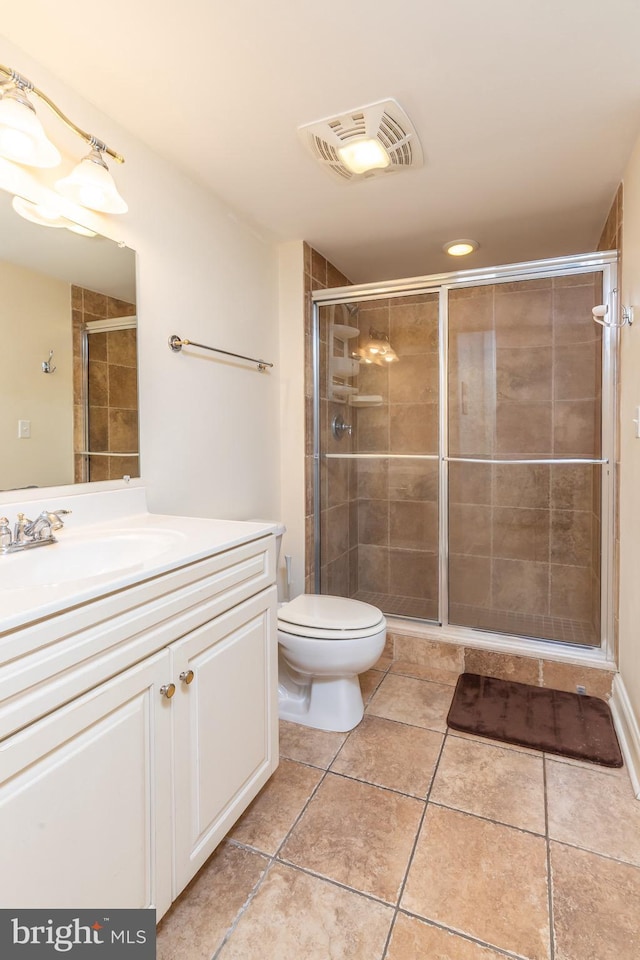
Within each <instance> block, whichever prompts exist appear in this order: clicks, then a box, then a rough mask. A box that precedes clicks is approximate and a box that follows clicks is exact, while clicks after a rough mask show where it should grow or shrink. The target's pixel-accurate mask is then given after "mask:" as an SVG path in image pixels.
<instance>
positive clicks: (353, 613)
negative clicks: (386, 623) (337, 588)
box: [278, 593, 383, 630]
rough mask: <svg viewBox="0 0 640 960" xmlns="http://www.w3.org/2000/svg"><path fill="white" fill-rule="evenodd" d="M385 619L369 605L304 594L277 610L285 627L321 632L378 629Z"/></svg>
mask: <svg viewBox="0 0 640 960" xmlns="http://www.w3.org/2000/svg"><path fill="white" fill-rule="evenodd" d="M382 619H383V617H382V613H381V612H380V610H378V608H377V607H374V606H372V605H371V604H370V603H362V602H361V601H360V600H348V599H347V598H346V597H327V596H322V595H319V594H312V593H305V594H301V596H299V597H296V598H295V600H291V601H290V602H289V603H284V604H283V605H282V606H281V607H280V608H279V610H278V620H280V621H282V622H283V623H291V624H295V625H296V626H299V627H315V628H318V629H321V630H363V629H368V628H369V627H376V626H377V625H378V624H379V623H380V621H381V620H382Z"/></svg>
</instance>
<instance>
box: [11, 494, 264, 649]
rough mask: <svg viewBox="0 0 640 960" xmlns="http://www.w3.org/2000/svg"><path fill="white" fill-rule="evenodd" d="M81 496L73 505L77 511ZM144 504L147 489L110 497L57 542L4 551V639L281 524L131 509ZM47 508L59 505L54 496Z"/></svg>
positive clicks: (70, 501)
mask: <svg viewBox="0 0 640 960" xmlns="http://www.w3.org/2000/svg"><path fill="white" fill-rule="evenodd" d="M130 492H131V493H132V494H133V493H134V491H130ZM127 493H129V491H127ZM93 496H95V495H93ZM73 501H75V498H68V500H67V501H66V503H65V506H67V505H68V506H70V507H71V509H72V510H74V511H75V508H76V506H78V505H79V504H78V503H77V502H73ZM141 504H142V505H143V506H145V505H146V504H145V503H144V500H142V501H141V499H140V496H139V495H138V496H137V497H129V498H126V497H120V502H119V503H118V505H117V507H116V508H115V509H114V508H113V505H112V503H111V502H110V503H107V508H106V509H104V510H102V511H100V512H101V513H102V517H101V519H100V521H99V522H96V523H87V522H86V520H87V518H88V515H87V514H86V513H84V514H83V511H82V509H80V510H79V511H77V520H78V522H77V525H74V519H75V517H74V516H71V517H69V518H68V520H67V521H66V523H65V527H64V529H62V530H60V531H59V533H57V534H56V536H57V539H58V542H57V543H54V544H50V545H47V546H42V547H36V548H31V549H28V550H25V551H24V552H19V553H12V554H6V555H2V556H0V637H1V636H2V635H3V634H6V633H7V632H10V631H13V630H15V629H16V628H19V627H22V626H25V625H27V624H29V623H32V622H33V621H36V620H40V619H42V618H45V617H49V616H51V615H53V614H57V613H60V612H62V611H63V610H67V609H69V608H70V607H74V606H76V605H78V604H83V603H86V602H88V601H91V600H95V599H97V598H99V597H102V596H105V595H106V594H109V593H112V592H114V591H117V590H121V589H123V588H125V587H129V586H132V585H133V584H136V583H140V582H141V581H144V580H147V579H149V578H151V577H156V576H159V575H161V574H164V573H167V572H168V571H171V570H175V569H177V568H178V567H182V566H185V565H186V564H190V563H194V562H196V561H198V560H202V559H204V558H206V557H210V556H212V555H214V554H216V553H222V552H223V551H225V550H228V549H230V548H232V547H235V546H238V545H239V544H242V543H247V542H249V541H251V540H256V539H258V538H260V537H264V536H268V535H270V534H271V533H273V530H274V526H273V525H272V524H269V523H261V522H250V521H242V520H212V519H201V518H195V517H180V516H171V515H164V514H154V513H148V512H146V511H144V512H137V513H128V512H126V510H127V507H131V506H137V507H139V506H140V505H141ZM32 506H35V504H33V505H32V504H29V507H30V508H31V507H32ZM47 506H48V507H49V508H50V509H56V508H57V506H58V504H57V503H53V504H52V502H51V500H48V501H47ZM80 506H81V505H80ZM3 509H4V508H3ZM33 512H34V513H35V511H33Z"/></svg>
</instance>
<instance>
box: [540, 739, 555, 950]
mask: <svg viewBox="0 0 640 960" xmlns="http://www.w3.org/2000/svg"><path fill="white" fill-rule="evenodd" d="M542 776H543V783H544V833H545V843H546V847H547V897H548V901H549V960H554V958H555V955H556V946H555V923H554V915H553V878H552V874H551V838H550V836H549V794H548V789H547V788H548V784H547V760H546V757H545V758H544V759H543V762H542Z"/></svg>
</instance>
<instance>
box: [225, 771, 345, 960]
mask: <svg viewBox="0 0 640 960" xmlns="http://www.w3.org/2000/svg"><path fill="white" fill-rule="evenodd" d="M336 755H337V754H336ZM331 762H332V763H333V760H332V761H331ZM314 769H317V768H314ZM327 773H328V770H325V771H324V773H323V775H322V776H321V777H320V779H319V780H318V782H317V784H316V785H315V787H314V788H313V790H312V791H311V793H310V794H309V796H308V798H307V800H306V801H305V803H304V805H303V807H302V810H301V811H300V813H299V814H298V816H297V817H296V818H295V820H294V821H293V823H292V825H291V827H290V828H289V830H288V831H287V833H286V835H285V836H284V838H283V839H282V840H281V841H280V843H279V844H278V846H277V847H276V850H275V852H274V853H273V854H265V853H264V852H263V851H258V850H256V848H253V847H247V846H246V845H244V844H239V843H237V841H233V840H231V841H230V842H231V843H235V845H236V846H242V847H244V849H251V850H252V851H254V852H256V853H260V854H261V855H262V856H266V857H267V859H268V863H267V866H266V868H265V871H264V873H263V874H262V876H261V877H260V879H259V881H258V883H257V884H256V885H255V887H254V888H253V890H252V891H251V893H250V894H249V896H248V897H247V899H246V901H245V903H244V904H243V906H242V909H241V910H240V911H239V912H238V914H237V916H236V917H235V919H234V921H233V923H232V924H231V926H230V927H229V929H228V930H227V932H226V934H225V935H224V939H223V940H222V943H221V944H220V946H219V947H218V949H217V950H216V951H215V952H214V953H213V955H212V957H211V960H216V958H217V957H219V956H220V952H221V951H222V949H223V948H224V946H225V945H226V944H227V942H228V941H229V938H230V937H231V935H232V934H233V932H234V931H235V930H236V928H237V926H238V924H239V923H240V920H241V919H242V917H243V916H244V914H245V912H246V910H247V908H248V907H249V905H250V904H251V903H252V902H253V900H254V898H255V897H256V896H257V894H258V892H259V890H260V889H261V887H262V885H263V883H264V881H265V880H266V878H267V876H268V874H269V873H270V872H271V870H272V868H273V866H274V864H277V863H279V862H280V863H281V862H283V861H280V860H278V859H277V858H278V853H279V852H280V850H281V848H282V847H283V846H284V844H285V843H286V842H287V840H288V839H289V837H290V835H291V833H292V831H293V829H294V827H296V825H297V824H298V822H299V821H300V819H301V817H302V815H303V813H304V812H305V810H306V809H307V807H308V805H309V804H310V802H311V800H312V799H313V797H314V796H315V795H316V793H317V791H318V789H319V787H320V784H321V783H323V782H324V780H325V778H326V776H327Z"/></svg>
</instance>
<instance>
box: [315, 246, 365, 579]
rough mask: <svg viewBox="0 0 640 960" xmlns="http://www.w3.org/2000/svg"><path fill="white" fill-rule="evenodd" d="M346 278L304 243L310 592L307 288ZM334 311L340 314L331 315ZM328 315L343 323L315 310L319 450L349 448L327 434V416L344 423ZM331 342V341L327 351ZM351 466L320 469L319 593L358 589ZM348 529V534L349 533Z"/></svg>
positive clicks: (328, 310)
mask: <svg viewBox="0 0 640 960" xmlns="http://www.w3.org/2000/svg"><path fill="white" fill-rule="evenodd" d="M349 283H350V280H348V279H347V277H345V276H344V275H343V274H342V273H340V271H339V270H337V269H336V268H335V267H334V266H333V264H331V263H329V261H328V260H326V259H325V257H323V256H322V255H321V254H319V253H318V252H317V251H316V250H314V249H313V248H312V247H310V246H309V244H307V243H305V244H304V293H305V320H304V324H305V328H304V329H305V490H306V493H305V503H306V507H305V514H306V515H305V591H306V592H308V593H313V590H314V577H315V568H314V535H313V506H314V504H313V467H314V462H313V343H312V332H313V304H312V300H311V291H312V290H324V289H326V288H327V287H342V286H347V285H348V284H349ZM336 311H339V314H336ZM332 318H335V320H336V322H340V323H345V322H346V321H345V318H344V315H343V312H342V308H340V307H322V308H321V313H320V357H321V364H320V366H321V371H320V373H321V375H320V417H321V431H322V449H323V450H326V451H327V452H341V453H345V452H348V451H349V450H350V449H351V446H352V441H351V438H349V437H347V436H345V437H344V438H343V440H342V441H341V442H340V443H339V444H338V443H337V442H336V441H335V440H334V439H333V438H332V437H331V432H330V431H331V427H330V425H331V420H332V418H333V417H334V416H335V415H336V414H337V413H341V414H342V416H343V418H344V420H345V421H348V420H349V417H348V415H347V413H348V408H346V406H345V404H338V403H335V402H333V401H330V400H329V391H328V372H329V371H328V358H329V345H328V331H329V323H330V320H331V319H332ZM334 348H335V344H332V349H334ZM352 470H353V468H352V466H351V463H350V461H348V460H345V461H340V460H328V461H325V462H324V463H323V465H322V472H321V488H322V489H321V513H320V523H321V542H322V550H323V553H322V556H321V570H320V576H321V584H322V591H323V593H332V594H338V595H343V596H349V594H350V593H355V591H356V589H357V552H358V546H357V543H358V541H357V536H356V533H355V530H353V509H354V508H353V506H352V501H353V499H354V496H353V493H352V487H353V481H352ZM352 533H353V536H352V535H351V534H352Z"/></svg>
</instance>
